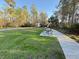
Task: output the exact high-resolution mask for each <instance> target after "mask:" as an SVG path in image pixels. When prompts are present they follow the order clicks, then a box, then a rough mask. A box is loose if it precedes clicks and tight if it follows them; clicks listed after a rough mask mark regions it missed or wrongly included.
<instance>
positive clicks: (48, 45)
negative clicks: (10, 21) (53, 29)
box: [0, 28, 65, 59]
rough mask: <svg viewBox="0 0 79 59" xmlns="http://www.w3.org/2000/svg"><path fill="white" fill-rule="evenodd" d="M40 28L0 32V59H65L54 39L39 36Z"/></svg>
mask: <svg viewBox="0 0 79 59" xmlns="http://www.w3.org/2000/svg"><path fill="white" fill-rule="evenodd" d="M42 31H43V30H42V29H40V28H26V29H24V30H22V29H18V30H9V31H3V32H0V36H1V37H0V59H1V58H2V59H65V57H64V54H63V51H62V49H61V47H60V45H59V42H58V40H57V39H56V38H55V37H41V36H39V35H40V33H41V32H42Z"/></svg>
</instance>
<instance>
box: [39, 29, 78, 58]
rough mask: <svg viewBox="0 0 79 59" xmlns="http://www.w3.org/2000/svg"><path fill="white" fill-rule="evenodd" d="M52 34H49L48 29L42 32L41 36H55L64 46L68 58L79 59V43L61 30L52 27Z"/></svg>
mask: <svg viewBox="0 0 79 59" xmlns="http://www.w3.org/2000/svg"><path fill="white" fill-rule="evenodd" d="M52 31H53V32H52V33H53V34H52V35H51V34H50V35H49V34H47V33H46V31H44V32H42V33H41V34H40V36H50V37H52V36H55V37H57V38H58V41H59V43H60V45H61V47H62V50H63V52H64V55H65V57H66V59H79V43H77V42H76V41H74V40H73V39H71V38H69V37H68V36H66V35H64V34H63V33H61V32H58V31H56V30H53V29H52Z"/></svg>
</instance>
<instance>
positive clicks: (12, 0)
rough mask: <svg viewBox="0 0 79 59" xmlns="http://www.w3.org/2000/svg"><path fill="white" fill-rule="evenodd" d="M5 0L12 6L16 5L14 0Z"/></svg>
mask: <svg viewBox="0 0 79 59" xmlns="http://www.w3.org/2000/svg"><path fill="white" fill-rule="evenodd" d="M5 2H6V3H7V4H8V5H9V6H10V7H12V8H14V6H15V2H14V0H5Z"/></svg>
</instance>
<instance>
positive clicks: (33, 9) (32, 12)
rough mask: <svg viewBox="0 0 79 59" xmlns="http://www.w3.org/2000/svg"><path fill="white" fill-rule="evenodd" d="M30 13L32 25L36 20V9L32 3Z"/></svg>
mask: <svg viewBox="0 0 79 59" xmlns="http://www.w3.org/2000/svg"><path fill="white" fill-rule="evenodd" d="M31 14H32V24H33V26H35V25H36V23H37V22H38V11H37V9H36V7H35V5H34V4H33V5H32V7H31Z"/></svg>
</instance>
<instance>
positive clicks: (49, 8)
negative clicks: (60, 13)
mask: <svg viewBox="0 0 79 59" xmlns="http://www.w3.org/2000/svg"><path fill="white" fill-rule="evenodd" d="M14 1H15V2H16V7H23V6H24V5H26V6H27V8H28V11H30V8H31V6H32V4H35V6H36V8H37V10H38V11H39V12H41V11H45V12H46V13H47V15H48V17H50V16H51V15H52V14H53V13H54V12H55V10H57V8H56V7H57V6H58V3H59V0H14ZM6 6H7V3H6V2H5V1H4V0H0V9H3V8H5V7H6Z"/></svg>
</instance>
